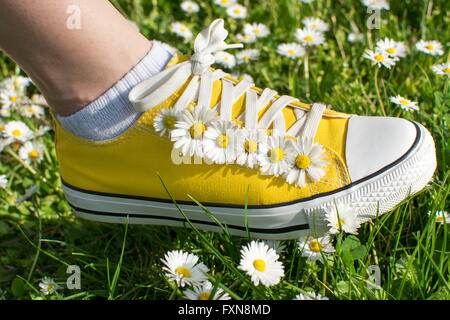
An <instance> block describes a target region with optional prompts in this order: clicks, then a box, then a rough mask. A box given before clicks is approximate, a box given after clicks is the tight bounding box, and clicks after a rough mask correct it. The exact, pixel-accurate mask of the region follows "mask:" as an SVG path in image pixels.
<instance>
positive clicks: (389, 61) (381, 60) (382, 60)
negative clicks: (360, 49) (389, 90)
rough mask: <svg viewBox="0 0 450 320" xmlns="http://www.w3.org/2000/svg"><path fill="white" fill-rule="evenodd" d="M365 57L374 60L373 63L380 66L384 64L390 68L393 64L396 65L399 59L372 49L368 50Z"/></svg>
mask: <svg viewBox="0 0 450 320" xmlns="http://www.w3.org/2000/svg"><path fill="white" fill-rule="evenodd" d="M363 58H366V59H369V60H370V61H372V64H373V65H376V66H378V67H381V66H382V65H383V66H384V67H386V68H388V69H390V68H391V67H392V66H393V65H395V62H396V61H397V60H398V58H391V57H389V56H388V55H387V54H386V53H384V52H380V51H372V50H368V49H367V50H366V51H365V53H364V55H363Z"/></svg>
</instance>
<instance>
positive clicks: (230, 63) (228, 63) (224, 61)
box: [214, 51, 236, 69]
mask: <svg viewBox="0 0 450 320" xmlns="http://www.w3.org/2000/svg"><path fill="white" fill-rule="evenodd" d="M214 58H215V59H216V63H218V64H220V65H222V66H224V67H225V68H228V69H231V68H233V67H234V66H236V58H235V57H234V55H232V54H231V53H228V52H225V51H218V52H216V53H215V54H214Z"/></svg>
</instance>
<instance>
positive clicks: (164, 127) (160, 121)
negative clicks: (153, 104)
mask: <svg viewBox="0 0 450 320" xmlns="http://www.w3.org/2000/svg"><path fill="white" fill-rule="evenodd" d="M179 120H181V112H180V111H176V110H175V109H173V108H163V109H161V110H159V112H158V114H157V115H156V116H155V119H154V120H153V128H154V129H155V131H156V132H159V135H160V136H165V135H167V134H168V135H170V131H171V130H173V129H175V124H176V122H177V121H179Z"/></svg>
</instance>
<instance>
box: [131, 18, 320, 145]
mask: <svg viewBox="0 0 450 320" xmlns="http://www.w3.org/2000/svg"><path fill="white" fill-rule="evenodd" d="M227 36H228V31H227V30H226V29H225V28H224V22H223V20H222V19H217V20H214V21H213V22H212V23H211V25H210V26H209V27H208V28H207V29H205V30H203V31H202V32H201V33H200V34H199V35H198V36H197V37H196V39H195V43H194V55H193V56H192V58H191V59H190V60H189V61H186V62H183V63H179V64H177V65H175V66H172V67H170V68H168V69H166V70H164V71H163V72H161V73H159V74H158V75H156V76H154V77H152V78H149V79H147V80H145V81H143V82H141V83H140V84H138V85H137V86H136V87H135V88H133V90H131V92H130V95H129V99H130V101H131V102H132V104H133V106H134V108H135V109H136V110H137V111H139V112H145V111H147V110H149V109H152V108H154V107H156V106H158V105H159V104H161V103H162V102H164V101H165V100H166V99H168V98H169V97H170V96H171V95H172V94H173V93H175V92H176V91H177V90H178V89H179V88H180V87H181V86H182V85H183V84H185V83H186V82H187V81H189V83H188V84H187V87H186V89H185V90H184V92H183V93H182V94H181V96H180V97H179V99H178V101H177V102H176V104H175V105H174V107H173V108H174V110H180V111H181V110H184V109H186V108H188V106H189V104H190V103H191V102H193V101H196V102H197V106H208V107H209V106H210V102H211V96H212V91H213V90H212V86H213V83H214V81H216V80H222V95H221V99H220V102H219V103H218V104H217V105H216V106H214V108H215V110H216V111H217V112H218V114H219V117H220V119H222V120H225V121H232V111H233V110H232V106H233V104H234V103H235V102H236V101H237V100H238V99H239V98H240V97H241V96H242V95H244V94H245V95H246V97H245V111H244V113H243V114H241V115H240V116H239V117H238V119H239V120H242V121H244V122H245V128H246V129H257V128H259V129H269V127H272V129H273V130H272V132H273V135H280V136H285V135H287V136H292V137H300V136H301V137H302V138H305V139H310V141H314V138H315V135H316V132H317V128H318V126H319V123H320V120H321V118H322V115H323V112H324V110H325V108H326V106H325V105H323V104H313V105H312V106H311V109H310V110H308V109H303V108H301V107H298V106H295V105H293V104H292V103H293V102H296V101H298V99H296V98H293V97H290V96H287V95H283V96H280V97H278V98H275V96H276V95H277V92H276V91H274V90H271V89H267V88H266V89H264V90H263V92H262V93H261V94H259V93H258V92H257V91H256V90H254V89H252V87H254V84H253V83H251V82H249V81H246V80H241V81H239V82H238V83H237V84H235V82H233V81H232V80H230V79H227V78H225V77H226V76H228V74H227V73H225V72H223V71H222V70H215V71H212V70H211V69H210V66H211V65H212V64H213V63H214V62H215V58H214V53H215V52H217V51H222V50H226V49H231V48H241V47H242V44H231V45H229V44H226V43H225V39H226V37H227ZM189 78H191V79H190V80H189ZM270 102H272V104H271V106H270V107H269V108H268V109H267V110H266V111H265V113H264V114H263V116H262V117H261V119H260V120H259V121H258V113H259V112H260V111H261V110H262V109H264V108H265V107H266V106H267V105H268V104H269V103H270ZM287 106H289V107H290V108H293V109H294V113H295V115H296V121H295V122H294V124H293V125H292V126H290V128H289V129H286V123H285V119H284V115H283V109H284V108H285V107H287Z"/></svg>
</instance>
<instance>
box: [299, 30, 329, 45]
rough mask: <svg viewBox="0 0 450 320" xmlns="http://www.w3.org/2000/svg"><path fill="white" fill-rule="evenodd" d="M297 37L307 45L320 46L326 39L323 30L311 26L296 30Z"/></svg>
mask: <svg viewBox="0 0 450 320" xmlns="http://www.w3.org/2000/svg"><path fill="white" fill-rule="evenodd" d="M295 37H296V38H297V40H298V41H300V43H301V44H302V45H304V46H307V47H309V46H318V45H321V44H323V43H324V41H325V37H324V35H323V33H322V32H320V31H317V30H314V29H309V28H303V29H297V30H296V31H295Z"/></svg>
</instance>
